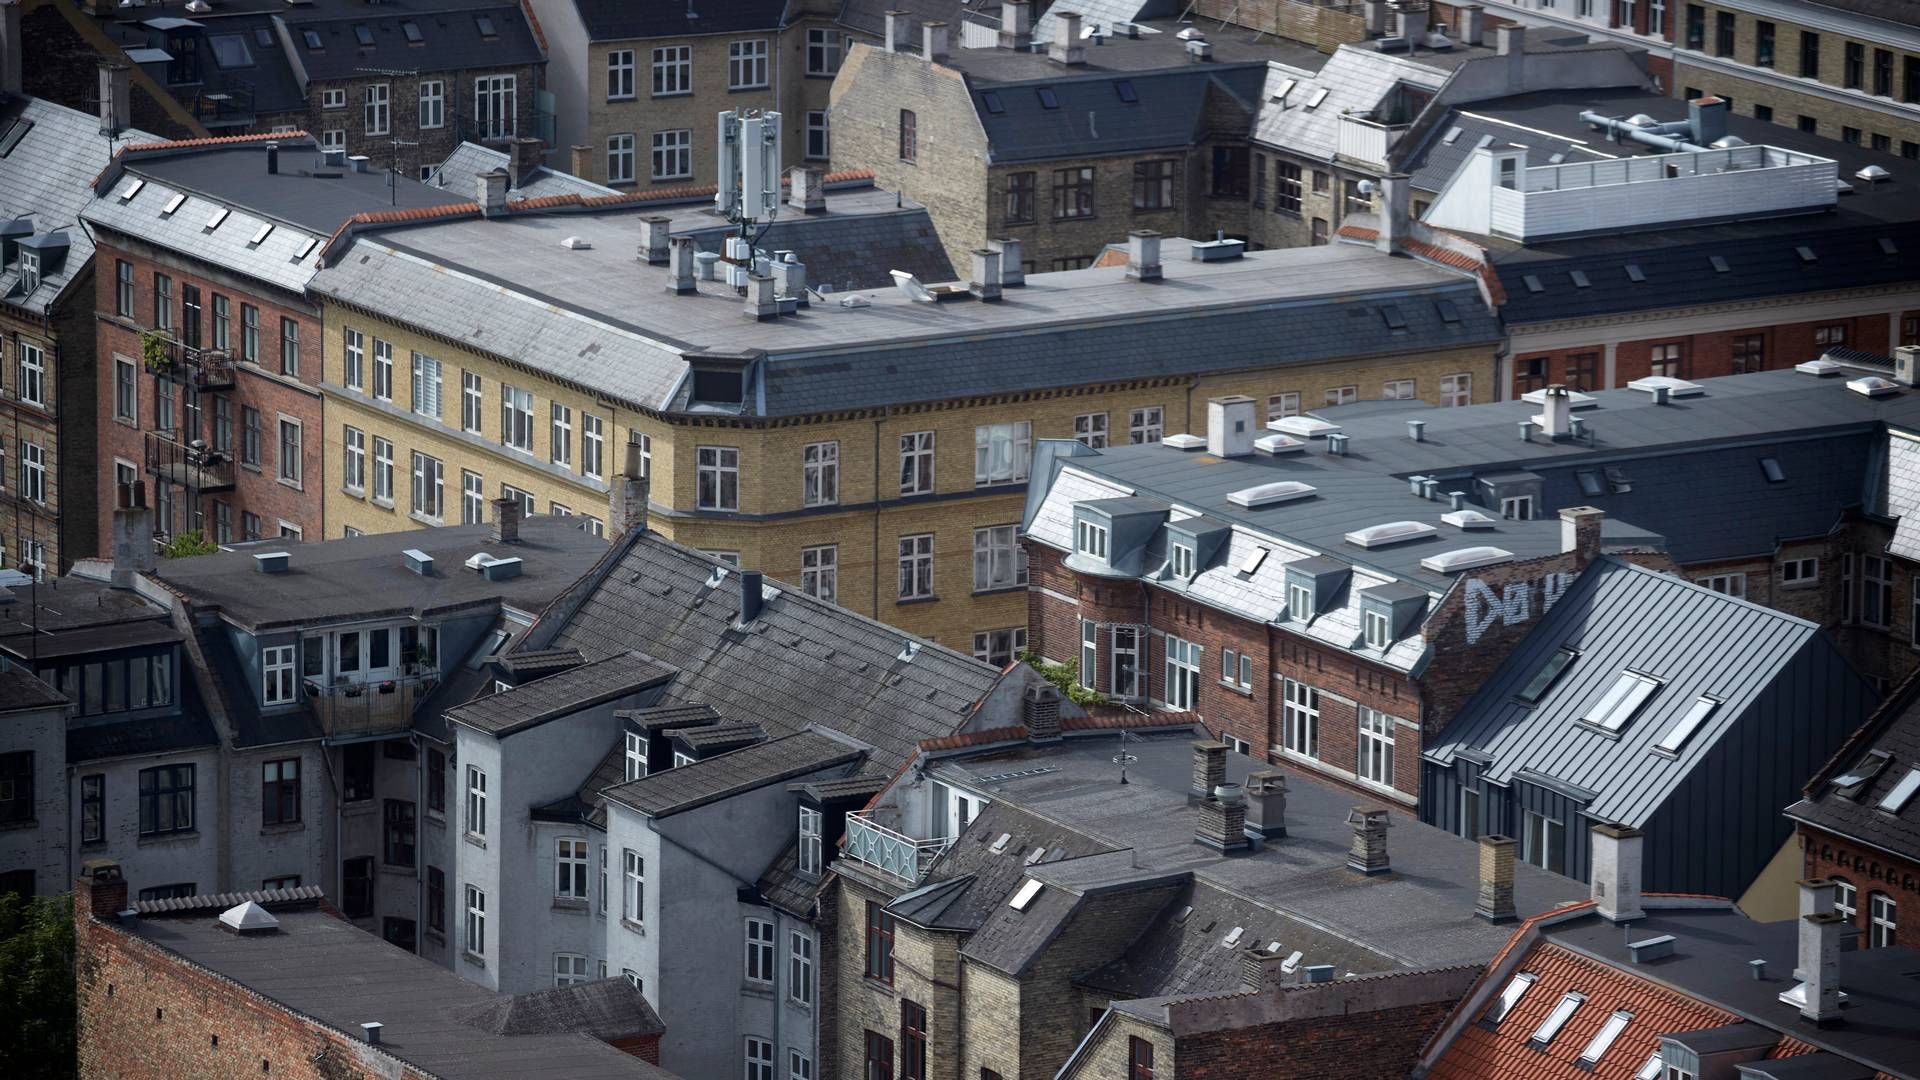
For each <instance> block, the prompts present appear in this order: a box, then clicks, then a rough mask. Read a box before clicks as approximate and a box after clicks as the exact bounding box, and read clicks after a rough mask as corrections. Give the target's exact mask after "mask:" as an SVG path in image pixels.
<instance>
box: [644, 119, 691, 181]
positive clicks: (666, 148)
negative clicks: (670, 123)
mask: <svg viewBox="0 0 1920 1080" xmlns="http://www.w3.org/2000/svg"><path fill="white" fill-rule="evenodd" d="M692 175H693V131H692V129H690V128H680V129H677V130H674V131H656V132H654V133H653V178H654V179H655V180H675V179H680V178H682V177H688V176H692Z"/></svg>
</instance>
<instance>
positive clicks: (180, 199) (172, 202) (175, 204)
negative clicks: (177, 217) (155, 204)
mask: <svg viewBox="0 0 1920 1080" xmlns="http://www.w3.org/2000/svg"><path fill="white" fill-rule="evenodd" d="M186 201H187V193H186V192H184V191H181V192H176V193H175V194H174V196H173V198H171V199H168V200H167V205H165V206H163V207H161V208H160V216H161V217H172V216H173V212H174V211H175V210H178V209H180V204H181V203H184V202H186Z"/></svg>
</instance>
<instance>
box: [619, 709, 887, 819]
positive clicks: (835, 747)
mask: <svg viewBox="0 0 1920 1080" xmlns="http://www.w3.org/2000/svg"><path fill="white" fill-rule="evenodd" d="M864 756H865V755H864V753H863V752H862V751H861V750H859V749H857V748H856V747H854V746H852V745H850V744H848V743H845V742H842V741H840V740H838V739H832V738H828V737H827V736H825V735H821V734H819V733H817V732H812V731H802V732H798V733H796V734H793V735H788V736H786V737H785V738H781V739H774V740H772V741H770V742H763V743H759V744H757V745H754V746H749V747H746V748H745V749H742V750H734V751H731V752H729V753H725V754H721V755H719V756H718V757H710V758H703V759H702V760H700V761H696V762H694V763H693V764H691V765H681V766H679V767H678V768H673V769H668V770H667V771H665V772H659V773H654V774H653V775H651V776H644V777H641V778H640V779H638V780H629V781H627V782H626V783H624V784H619V785H616V786H614V787H610V788H608V789H606V791H604V792H603V793H602V794H603V795H604V796H605V797H606V798H608V799H611V800H612V801H614V802H617V803H619V804H621V805H622V806H628V807H631V808H633V809H635V810H638V811H640V812H641V813H643V814H646V815H648V816H649V817H655V818H661V817H666V816H667V815H669V814H677V813H680V812H682V811H685V810H692V809H695V808H696V807H700V806H705V805H706V804H708V803H711V802H715V801H717V800H719V799H723V798H726V797H727V796H729V795H732V794H735V793H737V792H741V791H749V790H752V789H753V788H757V787H764V786H765V785H767V784H775V783H779V782H780V781H782V780H790V779H792V778H793V777H796V776H799V775H801V774H803V773H810V772H818V771H820V770H823V769H830V768H833V767H834V766H836V765H853V764H855V763H857V762H859V761H860V760H861V759H862V758H863V757H864Z"/></svg>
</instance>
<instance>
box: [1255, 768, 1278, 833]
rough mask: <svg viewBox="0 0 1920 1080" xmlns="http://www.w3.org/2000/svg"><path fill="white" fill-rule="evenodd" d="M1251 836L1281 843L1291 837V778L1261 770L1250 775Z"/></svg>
mask: <svg viewBox="0 0 1920 1080" xmlns="http://www.w3.org/2000/svg"><path fill="white" fill-rule="evenodd" d="M1246 832H1247V835H1248V836H1251V837H1257V838H1259V839H1261V840H1277V839H1279V838H1280V837H1283V836H1285V835H1287V775H1286V774H1285V773H1283V772H1281V771H1280V770H1278V769H1259V770H1256V771H1254V772H1252V773H1249V774H1248V775H1247V820H1246Z"/></svg>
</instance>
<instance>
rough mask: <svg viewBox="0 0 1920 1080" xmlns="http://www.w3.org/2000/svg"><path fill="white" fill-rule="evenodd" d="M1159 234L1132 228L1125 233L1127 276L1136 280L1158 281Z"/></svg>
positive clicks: (1150, 230)
mask: <svg viewBox="0 0 1920 1080" xmlns="http://www.w3.org/2000/svg"><path fill="white" fill-rule="evenodd" d="M1160 274H1161V266H1160V234H1159V233H1157V232H1155V231H1153V230H1152V229H1134V230H1133V231H1132V232H1129V233H1128V234H1127V276H1128V277H1130V278H1133V279H1134V280H1136V281H1159V280H1160Z"/></svg>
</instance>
